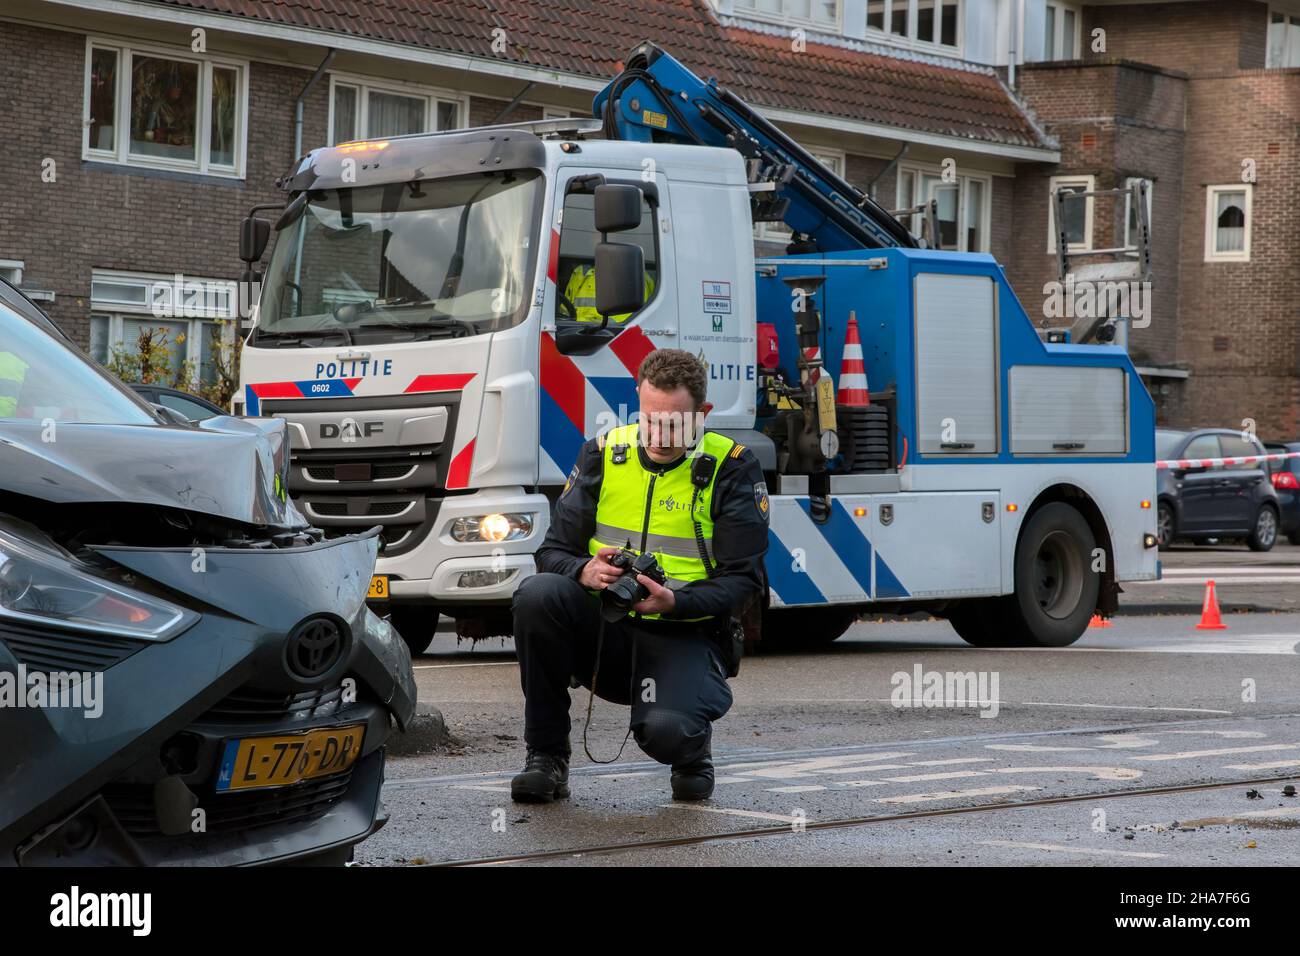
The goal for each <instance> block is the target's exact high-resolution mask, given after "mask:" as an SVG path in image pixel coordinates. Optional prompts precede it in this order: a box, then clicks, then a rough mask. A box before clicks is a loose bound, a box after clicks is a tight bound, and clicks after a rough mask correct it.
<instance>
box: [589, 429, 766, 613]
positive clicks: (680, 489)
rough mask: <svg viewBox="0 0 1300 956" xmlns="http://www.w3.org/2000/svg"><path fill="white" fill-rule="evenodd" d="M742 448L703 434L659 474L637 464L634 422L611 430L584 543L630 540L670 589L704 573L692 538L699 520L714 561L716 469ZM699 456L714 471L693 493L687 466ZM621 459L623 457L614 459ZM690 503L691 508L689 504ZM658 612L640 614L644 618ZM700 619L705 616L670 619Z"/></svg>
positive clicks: (595, 547)
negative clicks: (650, 557)
mask: <svg viewBox="0 0 1300 956" xmlns="http://www.w3.org/2000/svg"><path fill="white" fill-rule="evenodd" d="M743 450H744V446H743V445H737V444H736V442H734V441H733V440H732V439H730V438H727V437H726V436H725V435H719V434H716V433H714V432H707V431H706V432H705V433H704V434H703V435H702V436H701V437H700V440H699V442H698V443H697V444H696V446H695V447H694V448H693V449H692V450H691V451H690V452H689V453H688V454H687V460H686V461H683V462H680V463H679V464H678V465H677V466H676V467H674V468H671V469H669V470H668V471H667V472H665V473H664V474H658V473H656V472H652V471H650V470H648V469H647V468H645V467H643V466H642V464H641V458H640V456H639V455H638V454H637V425H636V424H631V425H623V426H621V427H619V428H615V429H613V430H611V431H610V432H609V433H608V434H607V435H605V439H604V449H603V451H604V474H603V477H602V478H601V481H600V499H599V500H598V501H597V503H596V530H595V534H594V535H592V537H591V539H590V540H589V541H588V543H587V551H588V553H589V554H591V555H593V556H594V555H595V554H596V553H597V552H598V551H599V550H600V549H601V548H605V547H613V548H623V547H627V546H628V544H629V542H630V543H631V550H632V551H634V552H635V553H637V554H641V553H642V548H644V550H645V551H649V552H653V553H654V556H655V559H656V560H657V561H658V562H659V567H661V568H662V569H663V572H664V574H665V576H666V577H667V578H668V586H669V587H679V586H680V585H682V584H685V583H687V582H689V581H701V580H703V579H704V578H706V577H708V571H707V570H706V568H705V566H704V561H703V559H702V558H701V557H700V551H699V545H698V543H697V541H696V538H695V524H694V522H696V521H698V522H699V525H700V530H701V533H702V534H703V536H704V541H705V552H706V553H707V554H708V556H709V560H710V562H712V560H713V519H712V517H710V511H711V506H712V503H713V492H714V487H715V485H716V484H717V481H718V472H719V471H721V469H722V463H723V462H724V461H725V460H726V458H727V456H728V455H732V456H733V457H734V456H736V455H739V453H740V452H741V451H743ZM699 455H712V456H713V458H714V464H713V474H712V476H711V477H710V479H709V484H708V486H707V487H704V488H701V489H700V490H699V495H698V496H697V495H696V493H695V492H696V488H695V485H693V484H692V483H691V465H692V461H693V459H695V458H696V457H697V456H699ZM616 458H621V459H622V461H621V462H619V461H616ZM692 502H693V503H694V508H692ZM659 616H660V615H658V614H644V615H642V617H644V618H646V619H653V618H657V617H659ZM672 620H705V618H672Z"/></svg>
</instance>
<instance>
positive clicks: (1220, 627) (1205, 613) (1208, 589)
mask: <svg viewBox="0 0 1300 956" xmlns="http://www.w3.org/2000/svg"><path fill="white" fill-rule="evenodd" d="M1196 629H1197V630H1198V631H1226V630H1227V629H1228V625H1226V624H1224V623H1223V619H1222V618H1221V617H1219V599H1218V597H1217V596H1216V595H1215V593H1214V582H1213V581H1212V580H1211V581H1206V582H1205V603H1204V604H1203V605H1201V623H1200V624H1197V625H1196Z"/></svg>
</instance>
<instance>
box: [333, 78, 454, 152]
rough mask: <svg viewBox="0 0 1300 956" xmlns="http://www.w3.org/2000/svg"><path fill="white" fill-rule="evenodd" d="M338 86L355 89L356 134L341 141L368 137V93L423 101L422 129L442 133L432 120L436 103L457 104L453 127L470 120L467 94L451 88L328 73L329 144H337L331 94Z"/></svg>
mask: <svg viewBox="0 0 1300 956" xmlns="http://www.w3.org/2000/svg"><path fill="white" fill-rule="evenodd" d="M340 86H349V87H352V88H353V89H355V90H356V91H357V125H356V129H355V131H354V132H355V133H356V137H355V139H354V140H345V141H344V142H353V141H356V140H364V139H367V138H368V137H367V135H366V126H367V122H368V120H369V118H370V94H371V93H372V92H373V93H391V94H393V95H395V96H407V97H411V98H413V99H423V100H424V132H426V133H434V132H443V131H442V130H435V129H434V122H435V120H436V119H437V116H438V104H439V103H451V104H454V105H455V107H456V127H455V128H456V129H464V128H465V126H466V124H467V123H468V122H469V95H468V94H466V93H457V92H455V91H454V90H448V89H443V88H441V87H435V86H425V85H423V84H416V83H404V82H402V81H400V80H387V79H375V78H374V77H369V76H360V75H358V74H350V73H331V74H330V95H329V115H328V117H327V119H326V123H327V124H328V125H327V126H326V129H325V135H326V141H327V142H328V144H329V145H330V146H337V145H338V143H336V142H335V141H334V97H335V91H336V90H337V89H338V87H340Z"/></svg>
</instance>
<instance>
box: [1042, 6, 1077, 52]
mask: <svg viewBox="0 0 1300 956" xmlns="http://www.w3.org/2000/svg"><path fill="white" fill-rule="evenodd" d="M1082 20H1083V15H1082V14H1081V13H1080V11H1079V8H1078V7H1074V6H1070V5H1069V4H1065V3H1048V4H1046V5H1045V8H1044V21H1043V59H1044V60H1077V59H1078V58H1079V57H1080V55H1081V54H1080V51H1079V43H1080V29H1079V25H1080V23H1081V22H1082Z"/></svg>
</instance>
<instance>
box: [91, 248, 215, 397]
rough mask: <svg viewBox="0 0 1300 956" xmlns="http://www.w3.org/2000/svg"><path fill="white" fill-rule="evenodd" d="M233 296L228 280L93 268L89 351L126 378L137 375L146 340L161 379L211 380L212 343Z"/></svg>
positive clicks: (186, 384) (180, 382)
mask: <svg viewBox="0 0 1300 956" xmlns="http://www.w3.org/2000/svg"><path fill="white" fill-rule="evenodd" d="M237 301H238V298H237V291H236V287H235V283H234V282H232V281H230V280H223V279H193V278H189V277H186V278H185V279H183V280H181V281H179V282H178V281H177V278H176V277H175V276H155V275H147V274H143V273H126V272H108V271H101V270H95V272H94V273H93V275H92V277H91V283H90V306H91V314H90V355H91V357H92V358H93V359H95V361H97V362H99V363H100V364H101V365H109V364H110V363H111V364H113V365H114V366H115V368H116V370H117V371H118V372H119V373H120V374H123V376H124V377H125V378H126V379H128V380H130V379H131V378H133V377H134V378H136V379H139V378H140V374H139V373H140V356H141V351H142V347H145V346H147V347H148V348H149V349H150V350H151V352H152V361H151V363H150V364H151V366H152V367H153V368H154V369H155V370H159V371H161V370H165V371H164V372H163V378H165V382H160V384H167V385H175V386H177V387H179V388H192V387H194V386H196V385H199V384H203V385H212V384H215V382H216V378H217V373H216V365H215V359H216V356H215V355H214V349H215V348H216V344H215V343H217V342H218V341H219V340H220V337H221V335H222V324H221V323H222V320H228V319H230V318H231V317H232V316H233V315H234V310H235V303H236V302H237ZM228 326H229V327H230V328H231V329H233V324H230V323H228ZM228 344H229V343H222V346H221V347H223V348H224V347H227V346H228ZM155 380H157V379H155Z"/></svg>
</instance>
